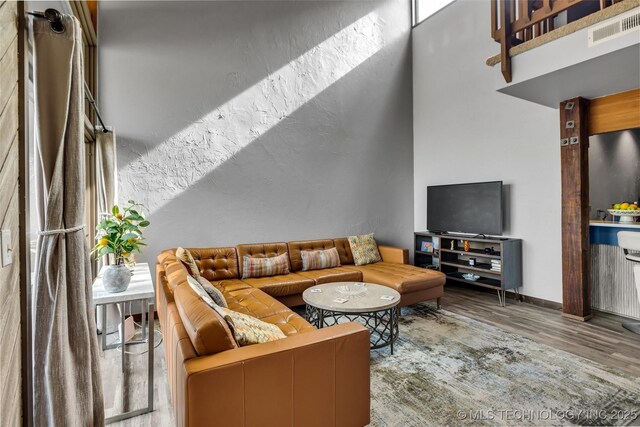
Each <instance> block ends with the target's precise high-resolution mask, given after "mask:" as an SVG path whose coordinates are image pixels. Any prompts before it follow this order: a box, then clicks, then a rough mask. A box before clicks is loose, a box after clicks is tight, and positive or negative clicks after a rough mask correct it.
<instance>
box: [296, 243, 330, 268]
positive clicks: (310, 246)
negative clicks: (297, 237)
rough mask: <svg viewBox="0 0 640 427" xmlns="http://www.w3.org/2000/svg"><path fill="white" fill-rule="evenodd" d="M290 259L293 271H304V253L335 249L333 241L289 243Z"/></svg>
mask: <svg viewBox="0 0 640 427" xmlns="http://www.w3.org/2000/svg"><path fill="white" fill-rule="evenodd" d="M287 246H288V247H289V258H290V259H291V271H300V270H302V255H301V254H300V252H302V251H318V250H325V249H331V248H333V247H335V245H334V244H333V240H329V239H327V240H304V241H299V242H289V243H287Z"/></svg>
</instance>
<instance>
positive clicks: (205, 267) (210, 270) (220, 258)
mask: <svg viewBox="0 0 640 427" xmlns="http://www.w3.org/2000/svg"><path fill="white" fill-rule="evenodd" d="M189 252H191V255H192V256H193V259H194V260H195V261H196V265H197V266H198V270H199V271H200V274H201V275H202V276H203V277H204V278H205V279H207V280H208V281H210V282H211V281H214V280H224V279H237V278H238V277H240V276H239V270H238V257H237V256H236V249H235V248H190V249H189Z"/></svg>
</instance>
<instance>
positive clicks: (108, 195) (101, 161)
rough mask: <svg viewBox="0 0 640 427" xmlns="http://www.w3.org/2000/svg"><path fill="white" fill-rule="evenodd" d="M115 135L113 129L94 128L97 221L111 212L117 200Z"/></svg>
mask: <svg viewBox="0 0 640 427" xmlns="http://www.w3.org/2000/svg"><path fill="white" fill-rule="evenodd" d="M116 159H117V157H116V135H115V133H114V132H113V130H110V131H109V132H103V131H102V128H98V129H96V188H97V193H98V194H97V199H98V200H97V202H98V221H99V220H100V219H101V218H100V217H101V215H103V214H108V213H110V212H111V208H112V207H113V205H115V204H116V202H117V200H118V167H117V163H116Z"/></svg>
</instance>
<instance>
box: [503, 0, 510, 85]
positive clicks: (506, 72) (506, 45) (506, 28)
mask: <svg viewBox="0 0 640 427" xmlns="http://www.w3.org/2000/svg"><path fill="white" fill-rule="evenodd" d="M510 16H511V2H510V1H509V0H507V1H503V2H502V10H501V11H500V27H501V28H500V68H501V71H502V76H503V77H504V80H505V81H506V82H507V83H511V55H510V54H509V51H510V50H511V46H512V41H513V38H512V37H513V36H512V34H513V33H512V32H511V31H512V30H511V20H510V19H508V18H507V17H510Z"/></svg>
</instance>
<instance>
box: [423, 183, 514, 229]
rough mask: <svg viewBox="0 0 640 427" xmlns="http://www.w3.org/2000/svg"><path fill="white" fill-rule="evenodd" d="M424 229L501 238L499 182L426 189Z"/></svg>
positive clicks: (500, 185) (440, 186)
mask: <svg viewBox="0 0 640 427" xmlns="http://www.w3.org/2000/svg"><path fill="white" fill-rule="evenodd" d="M427 228H428V229H429V231H442V232H444V231H448V232H460V233H473V234H491V235H500V234H502V181H493V182H478V183H471V184H454V185H434V186H429V187H427Z"/></svg>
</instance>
